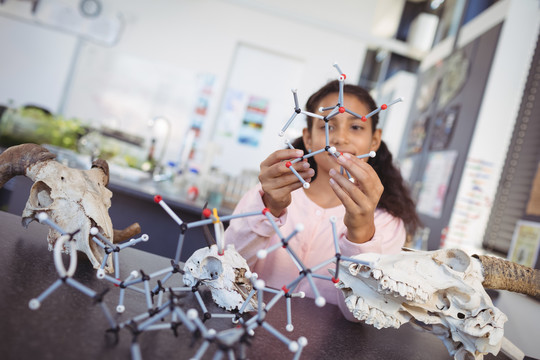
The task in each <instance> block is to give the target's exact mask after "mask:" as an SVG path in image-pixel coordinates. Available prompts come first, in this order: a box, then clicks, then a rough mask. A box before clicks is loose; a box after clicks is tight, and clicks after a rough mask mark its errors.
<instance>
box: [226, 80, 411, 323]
mask: <svg viewBox="0 0 540 360" xmlns="http://www.w3.org/2000/svg"><path fill="white" fill-rule="evenodd" d="M338 95H339V82H338V81H337V80H336V81H332V82H330V83H328V84H326V85H325V86H323V87H322V88H321V89H320V90H319V91H317V92H316V93H314V94H313V95H312V96H311V97H310V98H309V99H308V101H307V104H306V110H307V111H309V112H311V113H317V114H321V115H323V116H324V115H327V114H328V113H329V111H327V112H320V111H319V110H318V109H319V108H324V107H333V106H335V105H336V103H337V99H338ZM343 103H344V104H342V106H345V107H346V108H347V109H349V110H351V111H352V112H354V113H356V114H360V115H365V114H368V113H369V112H371V111H372V110H374V109H376V108H377V106H376V105H375V102H374V101H373V99H372V98H371V96H370V95H369V93H368V92H367V91H366V90H364V89H363V88H361V87H358V86H354V85H344V92H343ZM324 122H325V121H324V120H322V119H319V118H313V117H308V118H307V128H305V129H304V130H303V135H302V137H301V138H298V139H296V140H295V142H294V143H293V146H294V147H295V148H296V149H283V150H278V151H275V152H274V153H272V154H271V155H270V156H269V157H268V158H266V159H265V160H264V161H263V162H262V163H261V166H260V169H261V171H260V174H259V181H260V184H258V185H257V187H255V188H254V189H252V190H250V191H249V192H248V193H246V194H245V195H244V196H243V198H242V199H241V200H240V202H239V203H238V204H237V206H236V209H235V213H245V212H251V211H261V210H262V209H264V208H268V209H269V211H270V212H271V214H272V215H273V216H274V218H273V219H274V221H275V223H276V224H277V226H278V227H279V228H280V231H281V233H282V234H283V236H285V237H286V236H287V235H289V234H291V233H292V232H293V230H294V229H295V227H296V226H297V225H298V224H303V226H304V230H303V231H301V232H300V233H298V234H297V235H295V236H294V237H293V238H292V239H291V240H290V241H289V243H288V245H289V247H290V248H291V249H292V250H293V251H294V252H295V253H296V254H297V256H298V257H299V258H300V260H301V261H302V263H303V264H304V265H305V266H306V267H308V268H311V267H314V266H315V265H318V264H320V263H322V262H324V261H325V260H328V259H330V258H332V257H333V256H334V255H335V249H334V240H333V233H332V227H331V223H330V218H331V217H335V219H336V228H337V235H338V244H339V247H340V252H341V254H342V255H343V256H348V257H349V256H353V255H356V254H360V253H366V252H376V253H381V254H388V253H396V252H399V251H400V250H401V247H402V246H403V244H404V242H405V237H406V232H407V231H409V233H413V232H414V230H415V228H416V226H417V225H418V222H419V220H418V217H417V215H416V212H415V205H414V203H413V201H412V200H411V198H410V196H409V192H408V190H407V189H406V187H405V185H404V182H403V179H402V177H401V175H400V173H399V170H397V169H396V168H395V167H394V165H393V163H392V155H391V154H390V152H389V151H388V148H387V147H386V145H385V144H384V142H383V141H382V140H381V130H380V129H377V123H378V114H376V115H374V116H372V117H371V118H370V119H367V121H362V119H360V118H358V117H356V116H353V115H351V114H349V113H347V112H345V113H340V114H338V115H336V116H334V117H332V118H331V119H330V120H329V122H328V125H329V143H330V146H334V147H335V148H336V149H337V151H338V152H340V153H342V154H343V155H342V156H339V157H338V158H337V159H336V157H334V156H332V155H331V154H330V153H328V152H326V151H325V152H322V153H319V154H317V155H315V156H313V157H311V158H309V159H308V160H305V159H304V161H300V162H297V163H295V164H293V166H294V168H295V170H296V171H297V172H298V173H299V174H300V176H302V178H304V179H305V180H306V181H308V182H310V187H309V188H308V189H304V188H303V187H302V183H301V182H300V181H299V180H298V178H297V177H296V176H295V175H294V174H293V173H292V171H291V169H289V168H287V166H286V161H287V160H290V159H294V158H299V157H301V156H302V155H303V154H304V153H305V152H306V151H312V150H313V151H315V150H319V149H322V148H325V145H326V136H325V126H324ZM370 151H375V152H376V156H375V157H374V158H370V159H369V160H367V159H365V158H364V159H358V158H357V157H356V156H358V155H363V154H367V153H369V152H370ZM341 167H343V168H344V169H346V170H347V171H348V173H349V175H350V176H352V177H353V178H354V182H352V181H350V180H349V179H348V178H347V177H346V176H344V175H342V174H341V171H340V169H341ZM344 173H345V172H344ZM345 174H346V173H345ZM225 240H226V242H227V243H229V244H234V245H235V248H236V249H237V250H238V252H240V254H242V255H243V256H244V258H246V260H247V262H248V264H249V266H250V269H251V271H253V272H256V273H257V274H258V275H259V278H260V279H263V280H264V281H265V282H266V284H267V286H270V287H273V288H276V289H280V288H282V287H283V286H284V285H287V284H289V283H290V282H291V281H293V280H294V279H296V278H297V277H298V275H299V271H298V268H297V267H296V265H295V263H294V262H293V260H292V259H291V257H290V256H289V255H288V253H287V252H286V251H284V250H283V249H277V250H276V251H273V252H271V253H269V254H268V256H267V257H265V258H264V259H258V258H257V251H258V250H260V249H267V248H268V247H270V246H272V245H274V244H276V243H279V242H280V241H281V239H280V238H279V236H277V235H276V232H275V230H274V228H273V227H272V224H271V223H270V221H269V220H268V219H267V218H266V216H264V215H261V216H250V217H246V218H240V219H236V220H231V222H230V224H229V227H228V228H227V231H226V233H225ZM332 267H333V265H328V266H324V267H323V268H321V269H319V270H317V272H316V273H318V274H321V275H324V276H329V275H330V274H329V273H328V270H327V269H329V268H332ZM315 284H316V286H317V288H318V290H319V292H320V294H321V295H322V296H323V297H325V299H326V301H327V302H330V303H333V304H338V305H340V308H342V310H343V309H345V308H344V304H343V300H342V299H343V297H342V296H341V292H340V291H339V290H337V289H336V288H335V287H334V284H333V283H332V282H331V281H328V280H324V279H318V278H315ZM294 291H295V292H299V291H303V292H305V293H306V296H308V297H315V294H314V293H313V291H312V289H311V287H310V285H309V282H308V281H307V280H305V279H303V280H302V281H300V283H299V284H298V286H297V287H296V289H294ZM344 313H348V310H345V311H344Z"/></svg>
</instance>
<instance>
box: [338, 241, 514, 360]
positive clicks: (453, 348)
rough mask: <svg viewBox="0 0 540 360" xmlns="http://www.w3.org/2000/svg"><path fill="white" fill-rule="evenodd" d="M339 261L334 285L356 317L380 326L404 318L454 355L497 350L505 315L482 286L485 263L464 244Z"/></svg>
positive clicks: (392, 324)
mask: <svg viewBox="0 0 540 360" xmlns="http://www.w3.org/2000/svg"><path fill="white" fill-rule="evenodd" d="M354 258H355V259H359V260H362V261H365V262H369V263H370V264H371V265H370V266H367V265H359V264H356V263H351V262H342V263H341V264H340V272H339V280H340V281H339V283H338V284H336V287H338V288H339V289H341V291H342V292H343V294H344V297H345V302H346V304H347V307H348V308H349V310H350V311H351V312H352V313H353V315H354V317H355V318H357V319H359V320H363V321H365V322H366V323H368V324H371V325H373V326H375V327H377V328H386V327H394V328H399V327H400V326H401V325H402V324H404V323H406V322H411V324H413V325H415V326H417V327H419V328H420V329H422V330H425V331H429V332H431V333H433V334H434V335H436V336H438V337H439V338H440V339H441V340H442V341H443V342H444V344H445V345H446V347H447V349H448V351H449V353H450V354H451V355H454V357H455V358H456V359H472V358H474V359H480V358H482V357H483V354H486V353H493V354H497V353H498V351H499V349H500V346H501V342H502V339H503V335H504V331H503V325H504V323H505V322H506V320H507V318H506V315H504V314H503V313H502V312H501V311H500V310H499V309H497V308H496V307H495V306H494V305H493V303H492V301H491V298H490V297H489V295H488V294H487V293H486V291H485V289H484V287H483V286H482V281H483V276H482V264H481V263H480V261H479V260H477V259H474V258H471V257H470V256H469V255H468V254H466V253H465V252H463V251H461V250H456V249H450V250H438V251H434V252H428V251H415V252H401V253H399V254H395V255H380V254H362V255H357V256H355V257H354Z"/></svg>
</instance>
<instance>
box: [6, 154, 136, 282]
mask: <svg viewBox="0 0 540 360" xmlns="http://www.w3.org/2000/svg"><path fill="white" fill-rule="evenodd" d="M54 158H55V155H54V154H52V153H51V152H49V151H48V150H47V149H45V148H43V147H41V146H39V145H36V144H22V145H18V146H13V147H10V148H8V149H7V150H6V151H4V152H3V153H2V154H1V155H0V187H2V186H3V185H4V184H5V182H6V181H7V180H9V179H10V178H12V177H14V176H16V175H26V176H27V177H28V178H30V179H32V180H33V181H34V184H33V186H32V188H31V190H30V196H29V198H28V201H27V203H26V207H25V208H24V210H23V214H22V223H23V225H24V226H25V227H27V226H28V224H29V223H31V222H32V221H34V220H36V215H37V214H38V213H42V212H44V213H46V214H47V215H48V217H49V218H50V219H51V220H52V221H53V222H54V223H56V224H57V225H58V226H59V227H60V228H62V229H63V230H64V231H66V232H70V233H71V232H75V231H77V230H78V232H77V233H76V234H74V236H73V237H74V240H75V249H76V250H78V251H82V252H84V253H85V254H86V255H87V256H88V259H89V260H90V262H91V263H92V265H93V266H94V268H96V269H98V268H99V267H100V266H101V262H102V261H103V258H104V255H105V254H104V250H103V249H102V248H101V247H99V246H98V245H97V244H96V243H95V242H94V241H92V240H91V235H90V229H91V228H92V227H96V228H97V229H98V231H99V232H100V233H101V234H103V235H104V236H105V237H107V238H108V239H110V240H111V242H112V241H113V238H114V241H115V242H120V241H122V240H123V239H126V238H129V237H130V236H133V235H135V234H137V233H138V232H139V231H140V227H139V226H138V224H133V225H132V226H130V227H128V228H127V229H125V230H124V231H123V232H122V231H116V230H113V226H112V222H111V219H110V217H109V213H108V209H109V207H110V206H111V197H112V192H111V191H110V190H109V189H107V188H106V185H107V184H108V182H109V167H108V164H107V162H106V161H104V160H101V159H97V160H95V161H94V162H93V163H92V168H91V169H90V170H79V169H72V168H69V167H67V166H65V165H63V164H60V163H59V162H57V161H55V160H54ZM60 235H61V234H60V233H59V232H58V231H56V230H55V229H50V230H49V233H48V236H47V241H48V244H49V250H52V249H53V248H54V244H55V242H56V240H57V239H58V238H59V237H60ZM65 250H66V251H69V249H65ZM105 271H107V272H110V273H112V272H113V271H114V269H113V264H112V257H109V258H108V259H107V264H106V266H105Z"/></svg>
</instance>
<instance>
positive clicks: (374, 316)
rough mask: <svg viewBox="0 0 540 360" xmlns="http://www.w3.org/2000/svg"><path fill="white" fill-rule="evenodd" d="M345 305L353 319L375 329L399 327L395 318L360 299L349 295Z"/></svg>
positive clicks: (399, 324)
mask: <svg viewBox="0 0 540 360" xmlns="http://www.w3.org/2000/svg"><path fill="white" fill-rule="evenodd" d="M345 304H346V305H347V307H348V309H349V310H350V311H351V312H352V313H353V315H354V317H355V318H357V319H358V320H362V321H364V322H365V323H366V324H369V325H373V326H374V327H376V328H377V329H382V328H388V327H394V328H396V329H397V328H399V327H400V326H401V321H399V320H398V319H397V318H395V317H394V316H391V315H388V314H385V313H384V312H382V311H381V310H379V309H377V308H375V307H371V306H369V304H368V302H367V301H364V299H363V298H362V297H359V296H356V295H354V294H351V295H349V296H348V297H347V298H346V299H345Z"/></svg>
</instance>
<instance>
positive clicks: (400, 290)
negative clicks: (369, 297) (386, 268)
mask: <svg viewBox="0 0 540 360" xmlns="http://www.w3.org/2000/svg"><path fill="white" fill-rule="evenodd" d="M371 276H372V277H373V278H374V279H375V280H378V292H380V293H382V294H390V295H394V296H395V297H398V296H401V297H404V298H405V299H407V300H408V301H416V302H420V303H425V302H426V301H427V300H428V294H427V293H426V292H425V291H423V290H422V289H420V288H415V287H413V286H410V285H408V284H406V283H404V282H401V281H395V280H393V279H392V278H390V277H389V276H388V275H383V273H382V271H381V270H379V269H373V270H372V271H371Z"/></svg>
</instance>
